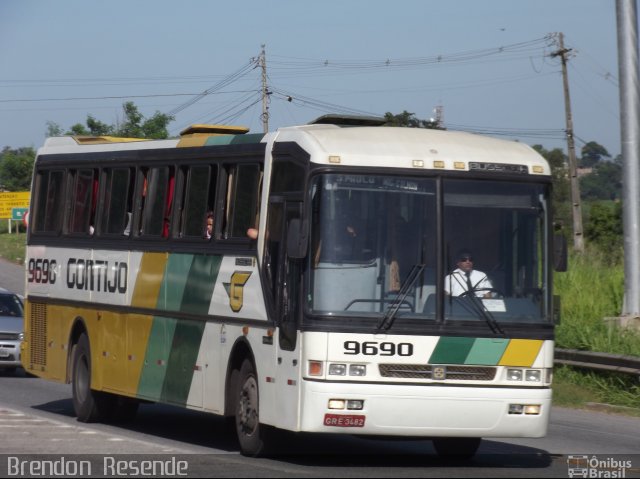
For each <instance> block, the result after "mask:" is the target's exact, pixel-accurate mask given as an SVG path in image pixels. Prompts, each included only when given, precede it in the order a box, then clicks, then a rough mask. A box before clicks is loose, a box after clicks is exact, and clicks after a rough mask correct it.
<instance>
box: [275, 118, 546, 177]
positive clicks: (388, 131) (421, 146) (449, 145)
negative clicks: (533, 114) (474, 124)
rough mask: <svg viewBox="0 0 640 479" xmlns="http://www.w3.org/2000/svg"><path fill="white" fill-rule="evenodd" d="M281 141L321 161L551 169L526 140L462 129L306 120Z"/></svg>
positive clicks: (543, 171) (283, 133)
mask: <svg viewBox="0 0 640 479" xmlns="http://www.w3.org/2000/svg"><path fill="white" fill-rule="evenodd" d="M277 141H295V142H296V143H298V144H299V145H300V146H301V147H302V148H304V149H305V150H306V151H307V152H308V153H309V154H310V155H311V161H312V162H315V163H326V164H336V163H339V164H341V165H354V166H355V165H358V166H365V165H366V166H380V167H395V168H398V167H400V168H425V169H445V170H447V169H450V170H469V169H470V165H469V164H470V163H476V164H483V165H514V166H517V165H525V166H527V167H528V169H529V170H530V171H532V172H534V173H539V174H545V175H549V174H551V170H550V168H549V165H548V163H547V161H546V160H545V159H544V158H543V157H542V156H541V155H540V154H538V153H537V152H536V151H535V150H534V149H533V148H531V147H530V146H528V145H526V144H524V143H519V142H516V141H507V140H501V139H496V138H492V137H488V136H482V135H477V134H473V133H465V132H459V131H444V130H432V129H424V128H402V127H384V126H383V127H338V126H335V125H305V126H298V127H290V128H281V129H280V130H279V133H278V138H277ZM476 166H477V165H476ZM472 167H473V165H472ZM534 167H535V168H534ZM498 169H499V168H498Z"/></svg>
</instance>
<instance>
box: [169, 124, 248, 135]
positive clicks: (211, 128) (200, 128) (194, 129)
mask: <svg viewBox="0 0 640 479" xmlns="http://www.w3.org/2000/svg"><path fill="white" fill-rule="evenodd" d="M248 131H249V128H247V127H245V126H230V125H202V124H198V125H191V126H189V127H187V128H185V129H184V130H182V131H181V132H180V136H186V135H197V134H200V135H213V134H218V135H244V134H245V133H247V132H248Z"/></svg>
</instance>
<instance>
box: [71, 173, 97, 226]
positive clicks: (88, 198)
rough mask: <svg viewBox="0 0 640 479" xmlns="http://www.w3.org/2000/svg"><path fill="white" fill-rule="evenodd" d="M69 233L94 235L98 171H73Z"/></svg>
mask: <svg viewBox="0 0 640 479" xmlns="http://www.w3.org/2000/svg"><path fill="white" fill-rule="evenodd" d="M70 179H71V192H70V193H71V194H70V202H71V205H70V211H69V223H68V228H67V229H68V233H71V234H85V235H86V234H93V232H94V228H95V214H96V211H95V209H96V197H97V195H98V173H97V170H92V169H86V170H76V171H72V172H71V174H70Z"/></svg>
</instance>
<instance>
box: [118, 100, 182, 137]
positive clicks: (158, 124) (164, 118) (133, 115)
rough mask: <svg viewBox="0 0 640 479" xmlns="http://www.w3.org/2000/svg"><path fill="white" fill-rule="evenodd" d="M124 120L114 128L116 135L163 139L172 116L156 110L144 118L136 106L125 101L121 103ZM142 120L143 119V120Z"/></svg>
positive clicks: (167, 133) (167, 135)
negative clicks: (147, 117) (150, 115)
mask: <svg viewBox="0 0 640 479" xmlns="http://www.w3.org/2000/svg"><path fill="white" fill-rule="evenodd" d="M122 108H123V110H124V116H125V120H124V122H123V123H122V125H120V127H119V128H117V129H116V132H115V135H116V136H123V137H129V138H153V139H164V138H168V137H169V131H168V130H167V126H168V125H169V123H171V121H173V119H174V118H173V117H172V116H170V115H165V114H164V113H160V112H159V111H156V112H155V114H154V115H153V116H152V117H151V118H149V119H147V120H144V116H143V115H142V114H141V113H140V112H139V111H138V107H137V106H136V105H135V104H134V103H133V102H132V101H129V102H126V103H125V104H124V105H122ZM143 120H144V121H143Z"/></svg>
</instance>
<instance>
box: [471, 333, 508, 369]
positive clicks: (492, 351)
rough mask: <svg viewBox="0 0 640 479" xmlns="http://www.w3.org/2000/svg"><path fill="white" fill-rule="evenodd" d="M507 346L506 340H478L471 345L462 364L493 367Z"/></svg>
mask: <svg viewBox="0 0 640 479" xmlns="http://www.w3.org/2000/svg"><path fill="white" fill-rule="evenodd" d="M508 345H509V340H508V339H493V338H478V339H476V340H475V342H474V343H473V346H472V348H471V351H469V355H468V356H467V358H466V359H465V361H464V364H482V365H485V366H495V365H497V364H498V362H499V361H500V358H501V357H502V355H503V354H504V352H505V350H506V349H507V346H508Z"/></svg>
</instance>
